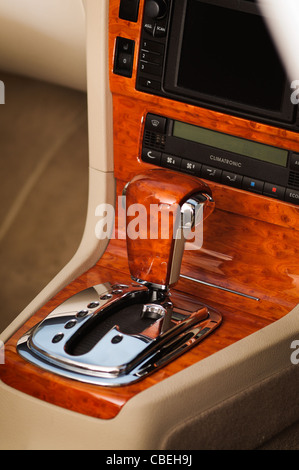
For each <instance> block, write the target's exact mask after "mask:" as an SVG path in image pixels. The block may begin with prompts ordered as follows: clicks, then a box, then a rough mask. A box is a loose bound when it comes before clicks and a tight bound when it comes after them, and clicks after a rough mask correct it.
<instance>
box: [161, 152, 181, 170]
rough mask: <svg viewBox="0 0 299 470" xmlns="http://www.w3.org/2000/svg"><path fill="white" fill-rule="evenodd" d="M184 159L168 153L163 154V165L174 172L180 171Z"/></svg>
mask: <svg viewBox="0 0 299 470" xmlns="http://www.w3.org/2000/svg"><path fill="white" fill-rule="evenodd" d="M181 162H182V159H181V158H180V157H176V156H174V155H167V154H166V153H163V154H162V158H161V165H162V166H166V167H167V168H173V169H174V170H179V169H180V167H181Z"/></svg>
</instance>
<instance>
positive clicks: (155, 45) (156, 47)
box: [141, 39, 164, 54]
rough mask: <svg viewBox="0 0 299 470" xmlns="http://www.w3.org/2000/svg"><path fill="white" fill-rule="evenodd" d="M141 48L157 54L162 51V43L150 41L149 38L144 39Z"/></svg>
mask: <svg viewBox="0 0 299 470" xmlns="http://www.w3.org/2000/svg"><path fill="white" fill-rule="evenodd" d="M141 49H143V50H145V51H148V52H157V54H163V53H164V45H163V44H161V43H160V42H156V41H150V40H149V39H144V40H143V41H142V44H141Z"/></svg>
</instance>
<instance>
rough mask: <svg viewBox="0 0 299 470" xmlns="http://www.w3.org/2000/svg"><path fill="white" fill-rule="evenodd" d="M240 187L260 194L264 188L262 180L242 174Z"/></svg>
mask: <svg viewBox="0 0 299 470" xmlns="http://www.w3.org/2000/svg"><path fill="white" fill-rule="evenodd" d="M242 189H245V190H246V191H251V192H253V193H258V194H262V193H263V189H264V181H260V180H256V179H254V178H248V177H247V176H244V178H243V183H242Z"/></svg>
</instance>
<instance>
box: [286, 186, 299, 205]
mask: <svg viewBox="0 0 299 470" xmlns="http://www.w3.org/2000/svg"><path fill="white" fill-rule="evenodd" d="M285 201H287V202H291V203H292V204H297V205H299V191H295V189H290V188H287V189H286V193H285Z"/></svg>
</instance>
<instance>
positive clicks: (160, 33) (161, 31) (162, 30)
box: [154, 23, 166, 38]
mask: <svg viewBox="0 0 299 470" xmlns="http://www.w3.org/2000/svg"><path fill="white" fill-rule="evenodd" d="M154 36H155V38H163V37H164V36H166V23H164V24H158V23H157V24H156V29H155V32H154Z"/></svg>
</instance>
